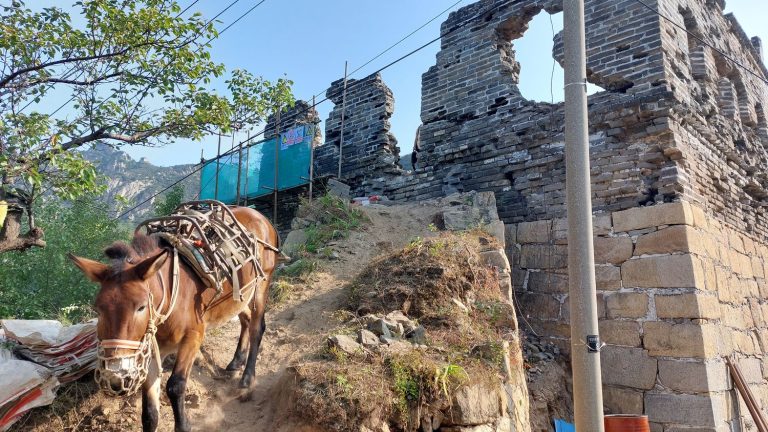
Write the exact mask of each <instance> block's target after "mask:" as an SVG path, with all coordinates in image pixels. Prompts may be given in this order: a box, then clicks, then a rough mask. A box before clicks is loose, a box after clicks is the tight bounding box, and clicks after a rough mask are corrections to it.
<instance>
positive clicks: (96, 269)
mask: <svg viewBox="0 0 768 432" xmlns="http://www.w3.org/2000/svg"><path fill="white" fill-rule="evenodd" d="M67 257H68V258H69V259H70V260H71V261H72V262H73V263H74V264H75V265H76V266H77V267H78V268H79V269H80V270H81V271H82V272H83V273H84V274H85V277H87V278H88V279H90V280H92V281H94V282H97V283H98V282H101V281H102V280H104V278H105V277H106V275H107V272H108V271H109V266H108V265H106V264H102V263H100V262H98V261H94V260H89V259H88V258H82V257H79V256H75V255H73V254H71V253H69V254H67Z"/></svg>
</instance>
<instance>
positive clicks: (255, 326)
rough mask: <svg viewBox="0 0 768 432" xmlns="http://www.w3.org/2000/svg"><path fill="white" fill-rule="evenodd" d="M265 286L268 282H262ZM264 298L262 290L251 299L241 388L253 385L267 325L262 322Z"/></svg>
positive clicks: (265, 292) (264, 294)
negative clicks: (257, 358)
mask: <svg viewBox="0 0 768 432" xmlns="http://www.w3.org/2000/svg"><path fill="white" fill-rule="evenodd" d="M262 283H265V284H266V286H269V280H267V281H264V282H262ZM266 296H267V290H266V289H265V288H262V289H260V290H258V291H257V292H256V294H255V296H254V297H255V298H254V299H253V310H252V311H251V322H250V339H251V340H250V343H251V346H250V352H249V353H248V361H247V362H246V364H245V370H244V371H243V378H242V379H241V380H240V387H241V388H250V387H251V385H252V384H253V379H254V377H255V375H256V357H258V356H259V346H260V345H261V337H262V336H263V335H264V330H266V328H267V324H266V322H265V321H264V309H265V308H266V300H267V299H266Z"/></svg>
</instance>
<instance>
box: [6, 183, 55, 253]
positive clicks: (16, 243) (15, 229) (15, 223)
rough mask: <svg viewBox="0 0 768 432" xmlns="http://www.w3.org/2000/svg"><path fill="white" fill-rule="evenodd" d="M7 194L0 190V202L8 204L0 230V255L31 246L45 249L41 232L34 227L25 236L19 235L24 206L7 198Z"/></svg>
mask: <svg viewBox="0 0 768 432" xmlns="http://www.w3.org/2000/svg"><path fill="white" fill-rule="evenodd" d="M6 196H7V194H6V193H4V192H3V190H2V188H0V201H2V200H5V201H6V202H7V203H8V214H7V215H6V217H5V222H4V223H3V226H2V228H0V253H3V252H8V251H14V250H16V251H23V250H26V249H29V248H31V247H33V246H37V247H45V241H44V240H43V230H41V229H40V228H37V227H34V228H32V229H30V230H29V231H28V232H27V233H26V234H22V233H21V229H22V224H21V218H22V216H23V215H24V206H22V205H20V203H19V202H17V200H15V199H14V198H11V197H7V199H6Z"/></svg>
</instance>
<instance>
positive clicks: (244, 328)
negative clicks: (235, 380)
mask: <svg viewBox="0 0 768 432" xmlns="http://www.w3.org/2000/svg"><path fill="white" fill-rule="evenodd" d="M237 317H238V318H240V338H239V339H238V340H237V349H235V356H234V357H233V358H232V361H231V362H229V364H228V365H227V370H228V371H236V370H238V369H240V368H241V367H243V365H244V364H245V358H246V356H247V355H248V345H249V339H248V336H249V328H250V327H251V316H250V315H249V314H248V312H240V314H239V315H238V316H237Z"/></svg>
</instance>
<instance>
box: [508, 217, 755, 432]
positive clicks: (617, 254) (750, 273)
mask: <svg viewBox="0 0 768 432" xmlns="http://www.w3.org/2000/svg"><path fill="white" fill-rule="evenodd" d="M593 221H594V223H593V227H594V233H595V238H594V242H595V274H596V282H597V301H598V305H599V307H598V315H599V325H600V335H601V338H602V340H603V341H604V342H605V343H607V346H606V347H605V348H603V350H602V353H601V360H602V371H603V386H604V399H605V405H606V407H607V408H608V410H610V411H612V412H614V413H636V414H642V413H644V414H647V415H648V416H649V419H650V421H651V422H652V423H653V425H654V428H653V429H652V430H658V431H662V430H663V431H681V430H686V429H684V428H686V427H688V428H694V427H695V428H699V429H696V430H706V431H731V430H747V431H751V430H756V429H755V428H754V425H753V424H752V422H751V419H750V417H749V413H748V411H747V409H746V406H745V405H744V404H743V402H742V400H741V398H740V397H737V396H736V393H735V391H734V389H733V386H732V383H731V380H730V379H729V377H728V371H727V369H726V365H725V360H724V359H725V357H726V356H734V359H735V360H736V363H737V364H738V365H739V367H740V369H741V371H742V373H743V374H744V376H745V378H746V381H747V382H748V383H749V386H750V388H751V390H752V391H753V392H754V393H755V395H756V398H757V399H758V403H759V404H760V405H761V407H763V408H766V407H768V382H767V381H766V380H765V377H766V376H768V361H766V360H765V359H766V351H768V300H767V299H768V285H767V284H766V274H768V267H767V266H768V247H766V245H765V244H764V243H760V242H758V241H756V240H755V239H754V238H753V237H751V236H748V235H745V234H744V233H741V232H739V231H738V230H737V229H735V228H734V227H732V226H730V225H728V224H723V223H722V222H720V221H718V219H717V218H715V217H713V216H712V215H711V214H707V213H706V212H705V211H704V210H703V209H702V208H701V207H698V206H697V205H695V204H690V203H688V202H676V203H668V204H660V205H656V206H651V207H640V208H634V209H629V210H624V211H618V212H613V213H598V214H596V215H595V216H594V219H593ZM566 226H567V220H566V219H554V220H540V221H535V222H522V223H519V224H517V225H516V226H508V227H507V247H508V249H507V254H508V256H509V257H510V258H511V262H512V272H513V285H514V289H515V292H516V297H517V299H518V301H519V310H520V311H521V312H520V313H521V315H522V316H523V318H525V320H524V321H523V324H522V325H530V326H531V328H532V329H533V330H534V331H535V332H537V333H538V334H541V335H546V336H549V337H550V338H552V339H553V340H555V341H557V342H558V343H559V344H560V345H561V346H562V348H563V349H564V350H566V351H568V350H569V349H570V341H569V338H570V327H569V319H570V316H569V311H568V309H569V307H568V306H569V305H568V303H569V299H568V276H567V268H566V266H567V241H566Z"/></svg>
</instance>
